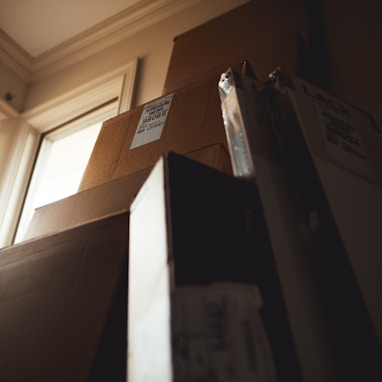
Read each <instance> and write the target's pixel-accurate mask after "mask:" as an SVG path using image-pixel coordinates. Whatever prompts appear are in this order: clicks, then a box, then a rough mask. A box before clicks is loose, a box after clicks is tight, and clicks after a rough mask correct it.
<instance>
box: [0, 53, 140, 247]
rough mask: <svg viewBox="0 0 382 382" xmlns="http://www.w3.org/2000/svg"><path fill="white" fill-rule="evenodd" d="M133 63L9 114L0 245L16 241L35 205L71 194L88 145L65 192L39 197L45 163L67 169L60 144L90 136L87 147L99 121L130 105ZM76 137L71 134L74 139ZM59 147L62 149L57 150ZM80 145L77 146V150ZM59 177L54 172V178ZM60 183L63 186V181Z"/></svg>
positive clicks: (0, 185) (0, 190)
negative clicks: (32, 106) (11, 119)
mask: <svg viewBox="0 0 382 382" xmlns="http://www.w3.org/2000/svg"><path fill="white" fill-rule="evenodd" d="M137 65H138V60H137V59H134V60H132V61H130V62H128V63H127V64H125V65H123V66H121V67H118V68H116V69H114V70H112V71H110V72H108V73H105V74H103V75H101V76H100V77H97V78H94V79H93V80H91V81H89V82H87V83H85V84H83V85H81V86H79V87H77V88H74V89H72V90H71V91H69V92H67V93H65V94H62V95H61V96H59V97H57V98H55V99H52V100H51V101H48V102H46V103H45V104H42V105H40V106H38V107H36V108H35V109H32V110H29V111H27V112H25V113H23V114H21V115H17V116H15V118H13V119H14V121H13V122H12V124H10V126H9V127H10V128H7V129H6V130H7V132H6V135H7V136H6V137H5V138H6V140H7V141H8V143H7V152H0V163H2V161H3V160H4V163H3V164H2V167H3V171H2V172H1V173H0V196H1V203H0V226H1V229H0V247H4V246H7V245H10V244H12V243H14V242H15V240H16V241H21V240H22V236H23V232H25V230H26V228H27V226H28V224H29V221H30V219H31V216H32V215H33V212H34V209H35V208H36V206H38V205H39V204H46V203H50V202H52V201H53V200H54V199H57V198H59V199H60V198H62V197H65V196H68V195H69V194H70V193H73V192H76V190H77V187H78V182H79V180H78V179H79V178H81V177H82V173H83V169H84V166H86V164H85V165H84V163H85V162H86V163H87V160H88V156H89V155H90V154H89V150H90V149H89V148H88V149H87V154H85V150H83V152H84V154H85V155H84V158H85V157H86V159H84V158H82V159H81V161H82V165H78V170H79V171H78V172H77V174H76V175H75V174H74V172H73V173H72V174H71V176H70V178H72V179H73V180H74V179H76V180H75V181H74V184H75V185H71V186H70V187H69V186H68V189H67V190H66V191H65V193H60V194H56V196H54V197H53V196H52V197H49V198H45V197H44V199H41V198H42V195H43V194H44V193H45V190H47V188H48V186H47V185H46V183H45V181H46V179H47V178H50V179H53V178H54V175H53V173H54V171H53V172H52V170H50V169H49V166H50V165H49V162H51V161H53V162H54V163H56V165H57V166H60V167H65V165H67V166H68V167H70V165H69V164H70V161H69V158H70V156H72V155H73V156H74V154H70V156H69V155H66V156H65V160H62V159H60V158H62V156H61V155H59V154H58V152H59V151H60V150H64V151H65V152H66V153H67V152H68V150H69V149H68V148H67V147H69V146H70V147H71V150H72V149H73V150H74V145H73V144H72V143H67V145H69V146H66V144H65V142H70V140H71V138H70V135H72V134H81V135H82V134H83V135H84V136H85V135H86V136H87V135H92V138H89V147H93V145H94V139H95V136H96V135H98V131H99V128H100V125H99V123H102V121H103V120H105V119H108V118H111V117H112V116H113V115H116V114H119V113H121V112H124V111H126V110H128V109H129V108H130V105H131V99H132V94H133V89H134V82H135V74H136V68H137ZM0 106H1V105H0ZM0 111H1V110H0ZM1 116H2V114H1V115H0V117H1ZM0 119H1V118H0ZM2 119H4V118H2ZM97 124H98V125H97ZM11 125H12V126H11ZM11 127H12V128H11ZM1 131H2V132H3V131H5V129H1ZM90 131H92V133H90ZM73 138H74V136H73ZM79 139H80V138H79V136H77V139H75V140H76V141H77V140H79ZM82 139H85V138H82V137H81V140H82ZM62 146H64V147H66V148H63V149H62V148H60V147H62ZM83 148H84V147H83V146H81V151H82V149H83ZM90 151H91V150H90ZM8 152H9V155H8ZM54 158H56V159H54ZM47 159H49V160H47ZM80 166H82V167H81V169H80ZM75 167H76V166H75ZM72 169H73V166H72ZM64 171H67V170H64ZM68 171H69V170H68ZM79 173H81V176H80V175H79ZM44 174H45V175H44ZM49 174H50V175H49ZM60 178H61V176H58V175H57V176H56V179H60ZM60 180H61V179H60ZM80 180H81V179H80ZM64 183H65V187H66V185H67V182H64ZM49 187H50V186H49ZM59 188H61V187H59ZM73 190H75V191H73ZM27 211H29V212H27ZM31 211H32V212H31Z"/></svg>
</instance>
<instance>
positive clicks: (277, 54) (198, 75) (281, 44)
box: [164, 33, 313, 93]
mask: <svg viewBox="0 0 382 382" xmlns="http://www.w3.org/2000/svg"><path fill="white" fill-rule="evenodd" d="M195 38H199V37H195ZM177 43H178V40H176V42H175V46H174V51H173V55H172V57H171V61H170V65H169V69H168V72H167V77H166V81H165V85H164V93H168V92H171V91H173V90H174V89H178V88H181V87H184V86H187V85H189V84H190V83H192V82H194V81H197V80H199V81H200V80H201V79H203V78H208V76H211V74H213V73H215V74H221V73H224V72H225V71H226V70H227V68H229V67H230V66H233V65H235V64H236V63H237V62H241V61H248V62H249V63H250V64H251V66H252V68H253V70H254V71H255V74H256V76H257V78H258V79H259V80H262V81H264V80H266V79H267V78H268V75H269V73H271V72H272V71H273V70H274V69H276V68H277V67H280V66H281V67H283V68H288V71H289V72H291V73H295V74H298V75H299V76H301V77H305V78H310V77H312V75H313V73H311V72H310V71H311V66H310V61H309V60H310V57H309V54H310V52H309V50H308V49H307V47H306V46H305V44H304V42H303V40H302V38H301V36H300V35H299V34H298V33H291V34H287V35H285V36H282V37H280V38H278V39H276V40H273V41H272V42H270V43H267V44H265V45H262V46H258V47H256V48H253V46H251V45H250V44H249V45H248V47H247V48H246V49H245V48H243V50H241V51H239V52H235V51H234V52H232V51H230V50H228V51H227V52H226V54H225V55H224V56H222V57H219V55H217V56H213V55H211V56H210V55H209V54H203V52H202V51H201V52H198V50H197V51H196V53H195V54H194V55H193V56H192V58H191V57H190V58H189V60H187V59H186V58H185V57H187V55H186V54H185V53H184V52H183V50H186V46H181V47H180V48H179V49H176V47H177ZM186 43H189V44H191V45H190V46H193V45H192V44H193V42H192V41H185V42H184V45H185V44H186ZM188 50H193V49H191V48H188ZM199 55H200V56H199ZM196 58H198V59H196ZM194 60H195V61H194Z"/></svg>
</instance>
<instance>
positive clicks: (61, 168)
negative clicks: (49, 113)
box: [14, 104, 117, 243]
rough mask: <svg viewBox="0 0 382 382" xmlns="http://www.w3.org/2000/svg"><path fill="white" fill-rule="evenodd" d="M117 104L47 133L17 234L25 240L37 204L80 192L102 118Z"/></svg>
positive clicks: (107, 115)
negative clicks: (79, 188)
mask: <svg viewBox="0 0 382 382" xmlns="http://www.w3.org/2000/svg"><path fill="white" fill-rule="evenodd" d="M116 113H117V109H116V106H115V104H111V105H109V106H108V107H106V109H103V110H100V111H99V112H96V113H94V114H91V115H89V116H85V117H81V118H80V119H79V120H76V121H72V122H70V123H68V124H67V125H65V126H62V127H60V128H58V129H55V130H54V131H52V132H49V133H48V134H46V135H45V136H44V138H43V141H42V143H41V147H40V150H39V153H38V157H37V161H36V165H35V167H34V170H33V175H32V178H31V182H30V185H29V189H28V192H27V196H26V199H25V203H24V207H23V211H22V214H21V217H20V221H19V224H18V227H17V232H16V235H15V240H14V242H15V243H18V242H20V241H22V240H23V237H24V234H25V232H26V230H27V228H28V225H29V223H30V220H31V219H32V217H33V213H34V211H35V209H36V208H38V207H41V206H43V205H46V204H49V203H52V202H55V201H57V200H60V199H63V198H65V197H67V196H70V195H73V194H75V193H76V192H77V190H78V187H79V185H80V182H81V179H82V175H83V173H84V171H85V168H86V166H87V163H88V161H89V158H90V155H91V152H92V150H93V147H94V144H95V141H96V139H97V137H98V134H99V131H100V129H101V127H102V122H103V121H104V120H106V119H107V118H110V117H113V116H114V115H116Z"/></svg>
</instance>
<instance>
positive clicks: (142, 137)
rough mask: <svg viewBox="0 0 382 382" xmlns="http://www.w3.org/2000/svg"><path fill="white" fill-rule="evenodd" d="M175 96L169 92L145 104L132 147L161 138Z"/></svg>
mask: <svg viewBox="0 0 382 382" xmlns="http://www.w3.org/2000/svg"><path fill="white" fill-rule="evenodd" d="M173 96H174V94H169V95H167V96H165V97H162V98H160V99H158V100H155V101H153V102H150V103H148V104H146V105H145V106H144V108H143V111H142V115H141V118H140V120H139V123H138V127H137V130H136V131H135V135H134V138H133V141H132V142H131V145H130V149H133V148H135V147H139V146H142V145H145V144H146V143H150V142H154V141H156V140H158V139H160V137H161V135H162V131H163V128H164V125H165V123H166V118H167V115H168V111H169V109H170V106H171V101H172V98H173Z"/></svg>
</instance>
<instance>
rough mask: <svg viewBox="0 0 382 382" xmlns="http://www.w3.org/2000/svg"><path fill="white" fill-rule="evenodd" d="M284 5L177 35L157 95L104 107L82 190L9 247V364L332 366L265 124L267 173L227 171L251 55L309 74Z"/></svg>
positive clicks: (32, 372) (76, 374)
mask: <svg viewBox="0 0 382 382" xmlns="http://www.w3.org/2000/svg"><path fill="white" fill-rule="evenodd" d="M281 8H282V7H281ZM289 11H290V13H289V15H288V17H286V15H285V14H283V10H282V9H277V8H275V7H273V6H271V5H268V4H267V2H256V3H255V2H249V3H246V4H245V5H243V6H241V7H239V8H237V9H234V10H233V11H231V12H228V13H227V14H225V15H222V16H220V17H218V18H216V19H214V20H211V21H210V22H207V23H206V24H204V25H201V26H200V27H197V28H195V29H193V30H191V31H189V32H187V33H184V34H183V35H180V36H178V37H177V38H176V39H175V42H174V49H173V53H172V56H171V60H170V64H169V69H168V74H167V78H166V81H165V86H164V90H163V94H162V96H161V97H158V98H157V99H155V100H152V101H150V102H148V103H146V104H144V105H140V106H138V107H136V108H134V109H132V110H130V111H128V112H126V113H123V114H121V115H119V116H117V117H115V118H112V119H110V120H108V121H106V122H105V123H104V124H103V127H102V129H101V132H100V135H99V137H98V140H97V142H96V144H95V147H94V150H93V153H92V155H91V158H90V160H89V163H88V166H87V168H86V171H85V174H84V176H83V179H82V182H81V185H80V188H79V190H78V193H77V194H75V195H73V196H70V197H68V198H65V199H63V200H60V201H58V202H55V203H52V204H49V205H47V206H44V207H41V208H39V209H37V210H36V211H35V214H34V216H33V219H32V221H31V223H30V225H29V228H28V230H27V233H26V236H25V240H26V241H25V242H23V243H20V244H18V245H15V246H12V247H9V248H6V249H4V250H2V251H1V264H0V265H1V267H0V272H1V273H2V277H1V284H0V286H1V287H0V290H1V296H2V297H1V298H2V302H1V308H0V309H1V312H2V313H1V315H0V326H1V327H2V334H1V335H0V337H1V338H0V353H1V354H2V355H3V354H5V356H4V357H3V356H1V358H0V377H1V379H4V378H5V379H4V380H7V378H8V379H9V380H13V379H14V380H23V378H24V379H25V378H28V380H50V381H60V380H69V379H70V380H78V381H80V380H81V381H83V380H91V381H93V380H94V381H98V380H115V381H122V380H123V381H124V380H127V379H128V380H130V381H132V382H134V381H136V380H143V379H145V380H150V381H151V380H154V379H155V380H161V381H170V380H190V378H194V379H191V380H205V379H200V378H210V379H211V378H215V380H216V378H220V379H219V380H222V381H224V380H227V381H228V380H238V381H239V380H240V381H241V380H250V379H252V378H259V380H263V381H275V380H278V381H292V380H293V381H302V380H305V381H315V380H326V381H330V380H335V372H334V369H335V366H334V365H333V362H332V359H331V358H330V354H331V353H330V345H329V341H328V338H327V332H326V329H325V323H324V322H323V318H322V314H321V312H320V306H319V304H318V302H317V300H318V295H317V291H316V289H315V285H314V283H313V281H312V278H311V275H312V269H311V268H310V267H311V264H310V262H309V261H308V260H307V259H306V257H307V256H308V254H309V240H308V238H307V236H304V232H301V230H300V231H299V229H300V228H301V227H302V224H301V222H302V218H301V216H300V215H299V212H298V211H299V210H298V209H295V208H294V206H295V205H294V204H295V203H296V198H295V195H294V194H293V191H291V189H290V187H289V185H290V183H289V179H288V174H287V173H286V172H285V171H284V168H283V166H282V164H280V163H277V158H275V157H274V156H273V152H272V150H271V151H269V146H268V143H269V140H267V139H268V138H269V137H265V138H266V140H265V141H264V142H265V145H264V148H263V149H260V151H259V154H260V155H259V158H258V159H257V165H258V166H259V167H258V169H259V173H258V175H259V176H260V179H259V182H258V184H256V183H253V182H249V181H246V180H242V179H237V178H235V177H233V176H232V174H233V172H232V165H231V157H230V154H229V147H228V142H227V137H226V131H225V126H224V122H223V119H222V110H221V102H220V98H219V91H218V82H219V79H220V75H221V73H223V72H224V71H225V70H226V69H227V68H228V67H235V66H237V65H238V64H239V63H240V62H241V61H243V60H246V61H249V62H250V63H251V64H252V66H253V68H254V69H255V71H256V74H257V76H258V78H259V79H260V80H265V79H266V78H267V76H268V74H269V73H270V72H272V71H273V70H274V69H275V68H276V67H279V66H282V67H283V68H286V69H287V70H288V71H289V72H290V73H293V74H295V75H298V76H303V77H305V78H306V79H308V80H309V79H310V75H311V74H312V73H309V71H310V67H311V66H310V64H309V54H310V53H309V49H307V48H306V46H305V42H308V41H307V33H306V29H307V28H306V16H305V13H304V9H303V7H301V5H300V4H299V5H298V6H296V9H294V8H293V7H291V8H289ZM294 11H296V12H294ZM263 138H264V137H263ZM269 139H270V141H272V139H273V138H272V137H270V138H269ZM261 195H263V196H261ZM264 195H265V196H264ZM264 212H265V213H264ZM276 217H279V218H276ZM203 293H205V294H203ZM3 296H5V297H4V299H3ZM187 296H192V298H191V299H189V298H188V297H187ZM206 301H207V302H208V303H207V302H206ZM243 301H245V302H246V303H245V304H243ZM223 305H224V307H225V308H224V309H223V308H222V306H223ZM211 306H212V307H215V308H214V310H212V311H211V310H209V308H208V307H211ZM205 311H207V312H210V313H211V312H215V315H211V314H212V313H211V314H207V313H206V315H204V316H203V312H205ZM190 312H194V313H195V314H194V317H193V319H192V320H189V321H187V320H186V318H187V317H185V316H188V315H189V314H190ZM197 312H200V313H197ZM223 316H224V317H225V318H224V317H223ZM211 317H212V318H213V317H215V319H214V320H212V321H208V320H211ZM216 317H218V319H216ZM222 317H223V318H224V319H223V318H222ZM206 320H207V321H206ZM191 321H192V325H191ZM187 322H188V323H187ZM206 322H212V323H211V325H210V326H208V324H206ZM191 327H192V328H193V329H192V330H191V329H189V332H187V330H188V328H191ZM233 330H235V331H234V332H233ZM199 335H200V336H201V337H200V338H201V340H200V342H198V341H195V338H194V337H193V336H196V337H198V336H199ZM19 347H20V349H19ZM21 348H22V349H21ZM207 350H208V351H207ZM235 356H237V357H240V359H238V360H237V361H236V362H233V359H234V357H235ZM246 360H248V362H247V361H246ZM18 365H26V367H25V368H24V367H18ZM3 377H4V378H3ZM198 378H199V379H198ZM235 378H236V379H235ZM206 380H207V379H206ZM211 380H214V379H211Z"/></svg>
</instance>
